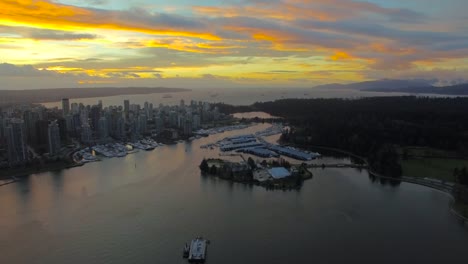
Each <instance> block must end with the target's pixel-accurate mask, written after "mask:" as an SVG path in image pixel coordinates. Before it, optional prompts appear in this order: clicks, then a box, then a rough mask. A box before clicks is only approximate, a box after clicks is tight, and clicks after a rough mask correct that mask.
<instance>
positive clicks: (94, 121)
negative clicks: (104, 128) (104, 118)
mask: <svg viewBox="0 0 468 264" xmlns="http://www.w3.org/2000/svg"><path fill="white" fill-rule="evenodd" d="M89 117H90V119H91V128H92V129H93V131H98V129H99V119H100V118H101V109H99V106H97V105H94V106H92V107H91V111H90V112H89Z"/></svg>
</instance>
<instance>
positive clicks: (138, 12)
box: [0, 0, 468, 89]
mask: <svg viewBox="0 0 468 264" xmlns="http://www.w3.org/2000/svg"><path fill="white" fill-rule="evenodd" d="M437 1H438V0H431V2H437ZM142 2H143V3H142V4H141V5H139V6H133V7H132V6H130V7H128V6H123V5H122V6H119V5H118V4H115V2H114V4H113V5H111V4H112V3H111V1H87V2H83V3H85V4H86V5H85V6H88V7H83V6H76V5H72V4H77V3H78V2H76V1H71V0H70V1H67V0H61V1H60V2H58V1H47V0H42V1H41V0H38V1H36V0H4V1H1V2H0V52H2V58H0V59H1V60H2V61H1V62H4V63H7V64H0V78H2V79H5V80H6V78H8V81H9V83H12V85H13V86H14V82H12V81H13V78H14V77H15V76H16V77H18V76H23V77H24V78H29V80H31V82H29V83H31V85H34V83H36V84H37V85H38V86H41V87H43V86H45V85H46V84H45V83H40V85H39V84H38V83H37V80H36V81H33V78H39V77H41V78H43V77H44V75H45V74H51V73H55V74H59V76H62V77H63V76H68V77H67V78H68V79H67V80H70V81H71V82H75V83H76V84H83V85H85V84H87V83H92V81H93V80H95V83H99V82H102V83H109V82H112V83H115V84H116V85H119V84H122V83H127V82H128V81H133V82H146V81H148V82H149V81H153V82H154V83H156V84H157V83H158V82H162V81H163V80H164V82H165V83H169V84H170V83H171V80H172V81H173V84H174V85H173V86H180V85H179V83H178V82H179V81H180V80H181V79H198V80H200V81H201V83H203V81H205V82H207V83H208V82H209V81H210V80H212V79H213V78H212V77H213V76H216V80H220V79H221V80H226V82H229V85H232V86H236V85H238V86H247V85H258V84H262V85H265V86H268V85H276V86H281V85H282V86H310V87H311V86H314V85H317V84H323V83H328V82H344V83H345V82H353V81H361V80H370V79H376V78H419V77H421V76H432V78H438V79H440V80H441V83H451V82H452V81H456V80H459V79H460V78H462V76H461V75H463V72H466V70H468V69H467V68H468V66H465V65H468V64H467V63H466V62H467V61H468V27H467V26H466V25H467V24H468V18H467V17H466V16H463V15H459V14H454V11H453V10H456V9H460V10H462V9H464V8H466V7H468V3H466V2H464V1H453V5H457V7H456V8H455V7H454V6H453V5H452V6H450V9H447V10H444V9H440V10H439V11H437V12H434V10H431V9H427V8H426V6H425V5H424V2H423V1H420V2H419V3H420V4H414V3H413V4H412V5H409V4H406V5H405V3H404V2H403V1H395V2H394V3H393V4H392V5H391V6H390V5H388V6H383V5H381V4H378V3H377V1H376V2H374V1H368V2H364V1H357V0H271V1H263V0H243V1H240V2H239V1H234V0H231V1H224V2H223V3H222V4H218V5H213V4H208V3H207V4H204V1H197V2H196V4H195V5H193V6H187V5H186V4H185V5H177V1H175V2H174V3H173V5H171V6H169V5H168V4H167V2H165V1H158V0H153V1H151V0H146V1H142ZM379 2H382V1H379ZM439 2H440V4H443V3H445V2H443V1H442V0H440V1H439ZM90 5H94V6H95V7H94V8H90V7H89V6H90ZM415 6H416V7H417V8H415ZM111 7H112V8H111ZM3 54H4V55H3ZM15 65H16V66H15ZM21 65H28V66H21ZM207 76H210V77H211V78H208V77H207ZM16 77H15V78H16ZM24 82H25V80H22V83H24ZM3 83H6V82H3ZM1 88H10V87H0V89H1ZM21 88H24V87H21Z"/></svg>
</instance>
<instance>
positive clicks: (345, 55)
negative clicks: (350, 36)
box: [331, 51, 352, 61]
mask: <svg viewBox="0 0 468 264" xmlns="http://www.w3.org/2000/svg"><path fill="white" fill-rule="evenodd" d="M351 58H352V57H351V56H350V55H349V54H348V53H346V52H344V51H337V52H336V53H335V54H334V55H333V56H331V59H332V60H335V61H337V60H347V59H351Z"/></svg>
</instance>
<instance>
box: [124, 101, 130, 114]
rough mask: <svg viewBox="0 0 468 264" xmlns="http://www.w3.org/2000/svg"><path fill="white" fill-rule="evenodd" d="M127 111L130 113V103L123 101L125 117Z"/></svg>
mask: <svg viewBox="0 0 468 264" xmlns="http://www.w3.org/2000/svg"><path fill="white" fill-rule="evenodd" d="M129 111H130V101H129V100H124V113H125V115H128V112H129Z"/></svg>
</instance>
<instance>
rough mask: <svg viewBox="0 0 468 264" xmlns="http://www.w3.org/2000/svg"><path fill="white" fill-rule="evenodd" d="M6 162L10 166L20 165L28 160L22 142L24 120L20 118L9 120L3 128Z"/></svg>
mask: <svg viewBox="0 0 468 264" xmlns="http://www.w3.org/2000/svg"><path fill="white" fill-rule="evenodd" d="M5 134H6V140H7V148H8V163H9V164H10V166H15V165H21V164H24V163H26V161H27V160H28V152H27V149H26V144H25V143H24V138H25V135H24V122H23V120H21V119H13V120H10V123H9V124H8V125H7V126H6V128H5Z"/></svg>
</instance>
